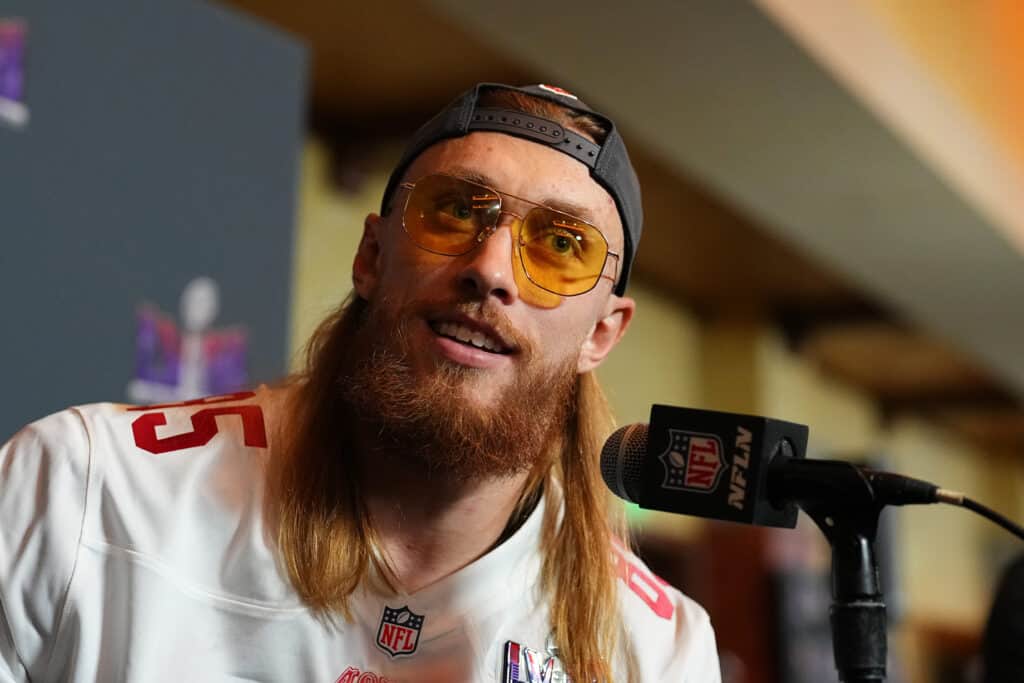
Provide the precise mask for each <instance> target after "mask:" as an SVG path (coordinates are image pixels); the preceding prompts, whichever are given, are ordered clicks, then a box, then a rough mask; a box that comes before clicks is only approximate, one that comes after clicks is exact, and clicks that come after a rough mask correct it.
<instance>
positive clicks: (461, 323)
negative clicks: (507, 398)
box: [353, 132, 633, 409]
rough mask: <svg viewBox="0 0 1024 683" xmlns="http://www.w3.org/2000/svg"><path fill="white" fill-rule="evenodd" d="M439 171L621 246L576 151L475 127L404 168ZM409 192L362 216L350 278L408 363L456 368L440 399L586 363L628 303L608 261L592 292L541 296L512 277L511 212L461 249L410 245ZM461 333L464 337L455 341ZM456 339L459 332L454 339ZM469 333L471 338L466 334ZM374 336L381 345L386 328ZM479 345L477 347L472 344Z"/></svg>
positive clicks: (419, 368)
mask: <svg viewBox="0 0 1024 683" xmlns="http://www.w3.org/2000/svg"><path fill="white" fill-rule="evenodd" d="M433 173H446V174H450V175H456V176H464V177H471V178H475V179H478V180H480V181H482V182H483V183H485V184H486V185H488V186H490V187H492V188H494V189H496V190H499V191H500V192H502V193H507V194H510V195H516V196H518V197H523V198H527V199H529V200H531V201H533V202H537V203H539V204H543V205H548V206H552V207H554V208H562V209H563V210H565V209H564V207H566V206H570V207H573V208H572V210H569V211H568V212H569V213H573V214H576V215H577V216H578V217H580V218H583V219H585V220H587V221H588V222H590V223H591V224H593V225H596V226H597V227H598V228H600V229H601V231H602V232H603V233H604V235H605V238H606V239H607V241H608V244H609V249H610V250H611V251H615V252H620V253H621V252H622V247H623V234H622V226H621V222H620V220H619V216H618V212H617V210H616V208H615V203H614V201H613V200H612V198H611V196H610V195H609V194H608V193H607V192H606V191H605V190H604V189H603V188H602V187H601V186H600V185H598V184H597V183H596V182H595V181H594V180H593V179H592V178H591V177H590V175H589V171H588V169H587V168H586V167H585V166H584V165H583V164H581V163H579V162H578V161H575V160H574V159H572V158H571V157H569V156H567V155H565V154H562V153H561V152H558V151H555V150H553V149H550V148H547V147H545V146H543V145H540V144H537V143H534V142H530V141H527V140H523V139H520V138H516V137H512V136H508V135H503V134H500V133H491V132H478V133H472V134H470V135H468V136H465V137H462V138H457V139H453V140H449V141H445V142H442V143H439V144H437V145H434V146H433V147H431V148H429V149H428V150H427V151H425V152H424V153H423V154H422V155H420V156H419V157H418V158H417V159H416V161H415V162H414V163H413V164H412V165H411V166H410V167H409V169H408V171H407V172H406V176H405V180H406V181H409V182H415V181H417V180H419V179H420V178H422V177H424V176H427V175H430V174H433ZM407 193H408V190H407V189H403V190H400V191H399V192H397V193H396V194H395V197H394V201H393V207H392V210H391V211H390V212H389V214H388V215H387V216H386V217H383V218H382V217H380V216H376V215H371V216H369V217H367V220H366V227H365V232H364V236H363V241H362V243H361V244H360V248H359V252H358V254H357V256H356V262H355V267H354V271H353V279H354V281H355V285H356V290H357V292H358V294H359V295H360V296H361V297H363V298H364V299H367V300H368V301H370V303H371V307H372V308H374V309H376V310H377V311H378V313H379V315H380V316H381V317H383V318H384V319H389V320H393V321H394V322H395V323H396V324H398V325H400V326H401V327H402V329H403V332H404V334H405V336H406V339H405V343H404V346H405V347H406V348H405V349H404V353H405V355H406V356H407V358H406V362H407V363H408V364H409V365H410V366H411V368H412V370H413V372H414V374H415V375H418V376H420V377H423V378H426V377H428V376H431V375H435V374H436V373H438V372H449V371H451V370H453V369H454V370H455V371H457V373H458V376H459V378H460V382H459V389H458V391H459V394H460V395H458V396H447V397H438V398H439V399H440V400H455V401H460V402H469V403H470V404H472V405H473V406H474V407H476V408H477V409H485V407H486V406H488V405H491V406H493V405H494V402H495V401H497V400H498V399H499V398H500V397H501V396H503V395H506V394H507V393H508V391H509V389H510V388H511V387H513V386H514V385H515V383H516V380H517V378H520V379H521V378H522V377H524V376H534V377H543V374H544V373H545V372H548V373H552V374H556V373H559V372H563V373H564V372H565V371H566V369H568V370H569V371H570V372H573V373H578V372H586V371H589V370H591V369H593V368H594V367H596V366H597V365H598V364H600V362H601V361H602V360H603V358H604V356H605V354H607V353H608V351H610V350H611V348H612V347H613V346H614V345H615V343H617V341H618V339H619V337H620V336H621V333H622V332H623V331H624V330H625V327H626V325H627V324H628V322H629V319H630V317H631V315H632V311H633V302H632V300H630V299H628V298H623V297H617V296H615V295H614V294H612V293H611V292H612V288H613V283H612V281H611V277H614V275H615V266H616V263H615V259H614V258H609V259H608V263H607V264H606V268H605V275H606V276H608V277H603V278H602V279H601V280H600V281H599V282H598V284H597V285H596V286H595V287H594V289H592V290H591V291H589V292H587V293H585V294H582V295H579V296H574V297H560V296H557V295H552V294H548V293H546V292H543V291H541V290H539V289H537V288H536V286H535V285H532V284H531V283H529V282H527V281H526V280H525V278H523V277H518V278H517V277H516V274H515V271H516V268H517V266H516V262H515V261H514V258H515V259H518V256H517V255H516V254H515V253H514V250H513V240H514V232H513V231H514V230H515V229H516V227H517V226H516V225H515V221H516V219H515V218H514V217H512V216H510V215H508V214H503V215H502V216H501V219H500V222H499V224H498V229H497V231H496V232H495V233H494V234H492V235H491V236H490V237H488V238H487V239H486V240H485V241H484V242H483V243H482V244H480V245H479V246H477V247H476V248H475V249H474V250H472V251H470V252H469V253H467V254H463V255H461V256H454V257H453V256H442V255H438V254H434V253H431V252H428V251H425V250H423V249H421V248H419V247H417V246H416V245H415V244H414V243H413V242H412V241H411V240H410V238H409V237H408V236H407V235H406V234H405V232H404V230H403V228H402V207H403V206H404V202H405V198H406V196H407ZM502 208H503V209H505V210H508V211H510V212H513V213H515V214H519V215H524V214H525V213H526V212H527V211H529V210H530V208H532V206H531V205H530V204H527V203H524V202H520V201H518V200H516V199H512V198H505V199H504V202H503V207H502ZM467 336H468V337H469V338H470V341H469V343H467V342H466V341H463V340H464V339H465V338H466V337H467ZM460 337H461V338H462V339H463V340H460ZM473 341H476V342H477V343H476V344H473V343H472V342H473ZM380 343H381V344H382V345H383V346H385V347H386V346H387V345H389V344H390V343H391V340H390V339H389V338H388V336H387V335H384V336H383V338H381V339H380ZM481 344H482V345H483V347H484V348H480V346H481Z"/></svg>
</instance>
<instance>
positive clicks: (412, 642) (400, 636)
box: [377, 605, 423, 657]
mask: <svg viewBox="0 0 1024 683" xmlns="http://www.w3.org/2000/svg"><path fill="white" fill-rule="evenodd" d="M422 628H423V615H422V614H416V613H415V612H413V611H412V610H410V609H409V606H408V605H406V606H405V607H399V608H398V609H394V608H392V607H388V606H387V605H385V606H384V614H383V615H381V618H380V626H379V627H378V628H377V647H379V648H380V649H382V650H384V652H387V653H388V654H389V655H391V656H392V657H401V656H403V655H411V654H412V653H413V652H415V651H416V646H417V645H419V642H420V630H421V629H422Z"/></svg>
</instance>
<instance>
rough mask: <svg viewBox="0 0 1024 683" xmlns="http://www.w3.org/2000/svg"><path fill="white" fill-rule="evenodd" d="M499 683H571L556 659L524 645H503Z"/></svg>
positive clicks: (508, 643) (507, 643) (510, 642)
mask: <svg viewBox="0 0 1024 683" xmlns="http://www.w3.org/2000/svg"><path fill="white" fill-rule="evenodd" d="M499 680H500V681H501V683H571V680H570V679H569V677H568V676H567V675H565V671H563V670H562V663H561V662H560V661H558V657H556V656H555V655H552V654H546V653H544V652H538V651H537V650H531V649H530V648H528V647H526V646H525V645H520V644H519V643H516V642H513V641H511V640H510V641H508V642H506V643H505V660H504V662H503V666H502V667H501V678H500V679H499Z"/></svg>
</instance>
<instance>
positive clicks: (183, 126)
mask: <svg viewBox="0 0 1024 683" xmlns="http://www.w3.org/2000/svg"><path fill="white" fill-rule="evenodd" d="M4 17H7V18H10V17H20V18H21V19H23V20H24V24H25V26H26V28H27V54H26V59H25V83H24V85H25V88H24V100H25V104H26V106H27V107H28V110H29V114H30V119H29V121H28V123H27V125H25V126H23V127H16V126H11V125H4V124H3V123H2V122H0V326H2V328H0V329H2V332H0V387H2V391H0V441H2V440H3V439H4V438H6V436H8V435H10V434H11V433H13V432H14V431H15V430H16V429H17V428H18V427H20V426H21V425H22V424H24V423H25V422H27V421H30V420H32V419H34V418H37V417H40V416H42V415H43V414H46V413H48V412H52V411H54V410H57V409H60V408H62V407H64V406H67V405H70V404H75V403H85V402H93V401H98V400H115V401H121V400H125V398H126V386H127V385H128V383H129V381H130V380H131V379H132V377H133V376H134V375H135V353H136V335H137V329H136V310H137V307H138V306H139V304H140V303H143V302H149V303H151V304H153V305H155V306H156V307H158V308H160V309H163V310H164V311H167V312H169V313H170V314H172V316H177V314H178V310H179V298H180V296H181V294H182V291H183V288H184V287H185V285H186V284H187V283H188V282H189V281H191V280H192V279H193V278H195V277H197V276H209V277H212V278H213V279H214V280H216V281H217V283H218V284H219V286H220V312H219V314H218V316H217V319H216V322H215V323H214V324H215V325H238V326H242V327H244V328H245V329H246V330H247V337H248V349H247V363H248V373H249V378H250V380H252V381H253V382H259V381H266V380H269V379H273V378H275V377H277V376H279V375H280V374H281V373H283V372H284V370H285V367H286V358H285V356H286V353H287V351H286V335H287V328H288V304H289V297H290V287H291V261H292V244H293V225H294V220H295V191H296V185H297V174H298V156H299V152H300V149H301V138H302V130H303V103H304V100H305V98H304V91H305V81H306V76H305V74H306V54H305V50H304V48H303V47H302V46H301V45H299V44H298V43H297V42H296V41H295V40H293V39H291V38H289V37H287V36H284V35H282V34H280V33H277V32H275V31H271V30H270V29H268V28H266V27H264V26H262V25H259V24H257V23H255V22H253V21H252V20H250V19H247V18H245V17H241V16H238V15H236V14H233V13H231V12H230V11H227V10H225V9H222V8H220V7H217V6H214V5H210V4H205V3H198V2H192V1H182V0H177V1H171V0H167V1H163V2H157V1H152V0H150V1H147V2H138V0H103V1H102V2H97V3H93V2H90V3H77V2H64V1H62V0H43V1H40V0H15V1H13V2H11V1H9V0H8V1H6V2H3V3H2V4H0V19H2V18H4Z"/></svg>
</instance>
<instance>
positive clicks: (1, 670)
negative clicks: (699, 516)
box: [0, 389, 719, 683]
mask: <svg viewBox="0 0 1024 683" xmlns="http://www.w3.org/2000/svg"><path fill="white" fill-rule="evenodd" d="M272 393H273V392H271V391H270V390H266V389H264V390H261V391H260V392H258V393H256V394H253V393H247V394H237V395H234V396H232V397H219V398H213V399H205V400H204V401H202V402H191V403H189V404H186V405H180V404H179V405H176V406H167V407H159V406H157V407H147V408H143V409H140V408H133V407H130V406H123V405H115V404H96V405H90V406H84V407H80V408H73V409H69V410H65V411H63V412H60V413H57V414H55V415H51V416H49V417H47V418H44V419H42V420H40V421H38V422H35V423H33V424H31V425H29V426H28V427H26V428H25V429H23V430H21V431H20V432H19V433H18V434H16V435H15V436H14V438H13V439H12V440H11V441H10V442H8V443H7V444H6V445H5V446H3V448H2V449H0V608H2V611H0V683H8V682H10V681H73V682H84V681H103V682H104V683H113V682H116V681H144V682H146V683H153V682H158V681H190V682H192V681H288V682H291V681H301V682H304V683H305V682H322V683H387V682H395V683H397V682H399V681H408V682H410V683H419V682H441V681H443V682H445V683H451V682H458V681H518V682H526V681H544V682H545V683H547V682H553V681H557V680H559V679H560V678H561V677H560V676H559V674H558V669H557V664H556V660H555V659H549V646H550V643H549V641H548V638H549V633H550V628H549V625H548V610H547V608H546V606H545V604H544V603H543V601H538V595H537V594H538V591H537V590H536V586H537V576H538V570H539V566H540V555H539V537H540V527H541V515H542V510H541V508H542V506H538V507H537V509H536V510H535V511H534V513H533V514H532V515H531V516H530V517H529V519H528V520H527V521H526V522H525V523H524V524H523V526H522V527H521V528H520V529H519V530H518V531H516V533H515V534H514V535H513V536H512V537H510V538H509V539H507V540H506V541H505V542H504V543H502V544H501V545H500V546H498V547H497V548H495V549H494V550H492V551H491V552H489V553H488V554H487V555H485V556H483V557H481V558H480V559H479V560H477V561H475V562H473V563H472V564H470V565H469V566H467V567H464V568H463V569H461V570H459V571H458V572H456V573H454V574H452V575H451V576H448V577H447V578H445V579H443V580H441V581H438V582H437V583H435V584H433V585H431V586H429V587H427V588H425V589H423V590H420V591H418V592H416V593H413V594H402V595H397V596H396V595H379V594H377V593H375V592H374V591H373V590H372V589H371V588H369V587H368V586H367V587H364V588H362V589H360V590H359V591H357V592H356V594H355V595H354V596H353V597H354V600H353V617H354V619H353V621H351V622H348V621H346V620H345V619H344V618H342V617H340V616H339V617H338V618H337V620H336V621H335V623H331V621H330V620H324V619H320V618H317V616H316V615H314V614H312V613H311V612H310V611H309V610H308V609H307V608H306V607H305V606H304V605H303V604H302V603H301V602H300V600H299V599H298V597H297V595H296V593H295V591H294V590H293V588H292V586H291V584H290V583H289V581H288V578H287V576H286V575H284V574H283V573H282V571H281V569H280V568H279V566H278V563H277V561H276V557H275V553H274V550H273V548H274V543H273V539H272V538H269V537H268V532H267V528H266V526H265V525H264V523H263V517H262V515H263V510H262V505H263V491H264V482H263V479H264V474H265V462H266V458H267V453H268V447H267V429H266V424H267V423H266V421H265V420H266V419H267V418H268V417H269V416H268V411H269V406H270V405H271V404H270V402H269V400H268V399H269V397H270V396H271V394H272ZM619 570H620V571H619V574H620V577H621V578H622V579H623V581H621V582H620V590H619V602H620V607H621V610H622V612H623V615H624V619H625V621H626V624H627V628H628V632H629V637H630V638H631V639H632V641H633V644H634V647H635V650H636V652H637V653H638V662H639V666H640V672H641V680H643V681H645V682H649V683H665V682H666V681H693V682H700V683H708V682H712V683H714V682H717V681H719V670H718V659H717V654H716V651H715V643H714V635H713V633H712V630H711V626H710V624H709V622H708V617H707V614H706V613H705V612H704V610H703V609H701V607H700V606H698V605H697V604H696V603H694V602H693V601H692V600H690V599H688V598H686V597H685V596H683V595H682V594H681V593H679V592H678V591H676V590H674V589H672V588H670V587H668V586H666V585H664V584H662V583H661V582H660V581H659V580H657V579H656V578H654V577H652V575H651V574H650V573H649V572H648V571H647V569H646V568H645V567H644V566H643V564H641V562H640V561H639V560H638V559H637V558H636V557H634V556H632V555H629V554H625V555H623V556H621V557H620V559H619ZM566 646H567V647H572V643H567V644H566Z"/></svg>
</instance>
